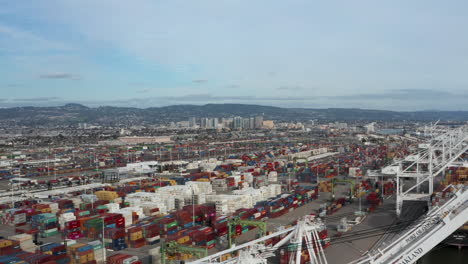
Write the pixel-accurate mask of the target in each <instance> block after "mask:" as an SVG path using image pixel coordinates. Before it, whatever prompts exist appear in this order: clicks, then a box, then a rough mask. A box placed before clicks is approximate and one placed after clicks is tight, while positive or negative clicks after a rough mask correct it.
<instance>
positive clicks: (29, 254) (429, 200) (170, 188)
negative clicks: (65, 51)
mask: <svg viewBox="0 0 468 264" xmlns="http://www.w3.org/2000/svg"><path fill="white" fill-rule="evenodd" d="M467 150H468V127H467V126H461V127H456V128H448V127H444V128H440V129H437V130H436V129H433V130H431V131H430V133H428V134H427V135H424V136H419V137H414V136H377V135H373V134H367V135H348V134H347V135H342V136H340V135H335V136H334V137H317V138H310V137H304V136H297V135H288V138H283V139H280V138H256V139H254V140H238V141H232V140H231V141H221V140H220V141H211V142H209V141H205V142H197V143H194V142H192V143H184V144H178V143H177V142H173V143H170V144H167V143H166V144H153V145H149V144H147V145H145V144H137V145H132V146H128V145H125V146H108V145H95V146H89V145H87V146H81V147H55V148H54V147H52V148H50V147H47V148H44V147H42V148H37V149H22V150H18V149H16V150H15V149H11V150H8V151H7V152H4V153H2V155H4V156H5V157H6V159H3V160H2V161H3V163H2V168H1V171H0V173H1V175H0V176H1V177H2V178H1V180H0V182H1V183H2V184H1V186H0V189H1V192H0V207H1V210H2V211H1V228H0V236H1V237H2V239H1V240H0V263H34V264H42V263H47V264H49V263H59V264H65V263H73V264H75V263H79V264H88V263H112V264H114V263H116V264H117V263H119V264H124V263H125V264H130V263H337V264H340V263H405V264H406V263H416V262H417V261H418V260H419V259H420V258H421V257H423V256H424V255H425V254H427V253H428V252H429V251H430V250H431V249H434V248H436V247H438V246H440V245H445V244H450V245H454V246H456V247H463V246H464V245H466V244H467V242H466V240H467V238H466V229H467V226H466V224H465V223H466V222H468V209H467V207H468V202H467V200H468V192H467V191H466V189H467V188H468V187H467V184H466V179H467V177H468V168H467V167H468V155H467ZM452 234H453V235H452Z"/></svg>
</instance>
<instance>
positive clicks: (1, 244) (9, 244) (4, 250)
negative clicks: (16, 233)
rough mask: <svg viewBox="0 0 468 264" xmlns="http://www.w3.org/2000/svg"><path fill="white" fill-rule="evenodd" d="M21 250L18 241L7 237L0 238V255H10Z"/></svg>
mask: <svg viewBox="0 0 468 264" xmlns="http://www.w3.org/2000/svg"><path fill="white" fill-rule="evenodd" d="M19 251H21V247H20V243H19V242H18V241H14V240H9V239H0V255H1V256H5V255H11V254H14V253H17V252H19Z"/></svg>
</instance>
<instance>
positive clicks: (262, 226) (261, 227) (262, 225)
mask: <svg viewBox="0 0 468 264" xmlns="http://www.w3.org/2000/svg"><path fill="white" fill-rule="evenodd" d="M236 225H246V226H254V227H257V228H258V235H259V238H260V237H262V236H264V235H265V234H266V229H267V224H266V222H263V221H255V220H242V219H240V218H239V217H234V218H231V219H230V220H229V221H228V237H229V241H228V242H229V248H231V247H232V231H233V230H232V227H233V226H236Z"/></svg>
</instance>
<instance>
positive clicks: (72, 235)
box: [62, 220, 84, 240]
mask: <svg viewBox="0 0 468 264" xmlns="http://www.w3.org/2000/svg"><path fill="white" fill-rule="evenodd" d="M62 232H63V234H64V235H65V236H66V237H67V238H68V239H73V240H76V239H79V238H82V237H84V235H83V233H82V232H81V223H80V221H78V220H72V221H68V222H66V223H65V224H64V229H63V231H62Z"/></svg>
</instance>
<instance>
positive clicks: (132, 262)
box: [107, 254, 141, 264]
mask: <svg viewBox="0 0 468 264" xmlns="http://www.w3.org/2000/svg"><path fill="white" fill-rule="evenodd" d="M107 263H108V264H141V261H139V260H138V257H137V256H131V255H127V254H116V255H113V256H110V257H108V258H107Z"/></svg>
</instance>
